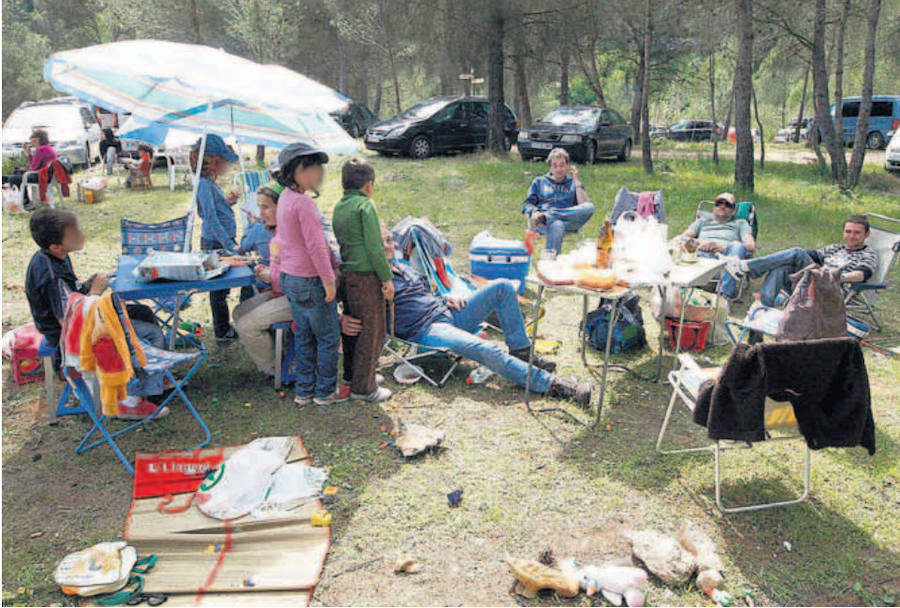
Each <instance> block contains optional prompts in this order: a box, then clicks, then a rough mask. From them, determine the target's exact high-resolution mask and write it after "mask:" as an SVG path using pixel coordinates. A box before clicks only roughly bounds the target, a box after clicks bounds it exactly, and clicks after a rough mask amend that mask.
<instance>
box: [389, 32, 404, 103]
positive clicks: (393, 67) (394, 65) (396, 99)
mask: <svg viewBox="0 0 900 608" xmlns="http://www.w3.org/2000/svg"><path fill="white" fill-rule="evenodd" d="M388 60H389V62H390V64H391V78H393V79H394V105H395V106H396V108H397V114H399V113H400V110H401V108H400V79H399V78H398V77H397V63H396V62H395V61H394V47H393V46H391V45H390V44H388Z"/></svg>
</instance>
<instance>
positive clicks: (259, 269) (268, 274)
mask: <svg viewBox="0 0 900 608" xmlns="http://www.w3.org/2000/svg"><path fill="white" fill-rule="evenodd" d="M253 274H255V275H256V278H257V279H259V280H260V281H262V282H263V283H270V284H271V283H272V271H271V270H269V267H268V266H266V265H265V264H257V265H256V268H254V269H253Z"/></svg>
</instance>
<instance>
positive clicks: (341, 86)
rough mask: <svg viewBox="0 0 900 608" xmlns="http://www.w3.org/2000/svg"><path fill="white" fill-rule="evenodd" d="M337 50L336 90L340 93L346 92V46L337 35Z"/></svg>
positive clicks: (344, 93)
mask: <svg viewBox="0 0 900 608" xmlns="http://www.w3.org/2000/svg"><path fill="white" fill-rule="evenodd" d="M337 47H338V48H337V51H338V91H340V93H341V95H346V94H347V48H346V47H345V46H344V41H343V40H341V37H340V35H338V40H337Z"/></svg>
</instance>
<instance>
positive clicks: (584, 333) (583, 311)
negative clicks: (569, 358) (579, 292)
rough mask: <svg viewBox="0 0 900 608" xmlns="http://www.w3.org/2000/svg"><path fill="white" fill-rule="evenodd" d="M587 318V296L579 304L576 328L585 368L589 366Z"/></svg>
mask: <svg viewBox="0 0 900 608" xmlns="http://www.w3.org/2000/svg"><path fill="white" fill-rule="evenodd" d="M587 316H588V297H587V294H585V295H584V296H583V299H582V303H581V325H580V326H579V328H578V332H579V333H580V334H581V362H582V363H583V364H584V366H585V367H589V366H590V364H589V363H588V360H587V351H588V343H589V337H588V335H587Z"/></svg>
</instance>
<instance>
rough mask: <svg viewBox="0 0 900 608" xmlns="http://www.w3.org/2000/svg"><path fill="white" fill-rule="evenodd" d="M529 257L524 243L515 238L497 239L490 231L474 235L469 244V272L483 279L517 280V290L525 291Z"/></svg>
mask: <svg viewBox="0 0 900 608" xmlns="http://www.w3.org/2000/svg"><path fill="white" fill-rule="evenodd" d="M530 263H531V258H530V256H529V255H528V250H527V249H525V243H523V242H522V241H517V240H515V239H498V238H496V237H494V236H492V235H491V233H490V232H487V231H485V232H481V233H479V234H477V235H475V238H473V239H472V242H471V244H469V272H470V273H471V274H472V275H475V276H479V277H484V278H485V279H511V280H513V281H518V282H519V285H518V292H519V293H523V292H524V291H525V277H526V276H527V275H528V267H529V265H530Z"/></svg>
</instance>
